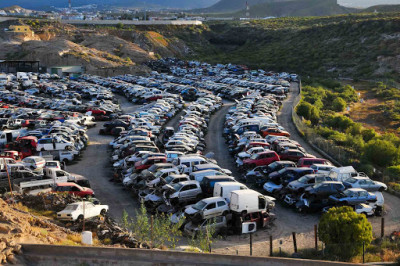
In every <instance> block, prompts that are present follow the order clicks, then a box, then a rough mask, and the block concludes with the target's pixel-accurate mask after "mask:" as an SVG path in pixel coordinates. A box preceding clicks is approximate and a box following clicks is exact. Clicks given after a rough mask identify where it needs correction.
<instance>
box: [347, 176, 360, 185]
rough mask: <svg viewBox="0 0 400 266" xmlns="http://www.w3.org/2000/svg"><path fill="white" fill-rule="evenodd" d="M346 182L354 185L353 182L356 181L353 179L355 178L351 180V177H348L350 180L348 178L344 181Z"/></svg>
mask: <svg viewBox="0 0 400 266" xmlns="http://www.w3.org/2000/svg"><path fill="white" fill-rule="evenodd" d="M346 182H347V183H351V184H354V183H355V182H357V179H355V178H353V177H350V178H348V179H347V180H346Z"/></svg>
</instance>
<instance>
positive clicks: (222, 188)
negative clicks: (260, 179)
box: [213, 182, 249, 202]
mask: <svg viewBox="0 0 400 266" xmlns="http://www.w3.org/2000/svg"><path fill="white" fill-rule="evenodd" d="M244 189H249V188H248V187H247V186H246V185H244V184H242V183H239V182H217V183H215V185H214V194H213V197H223V198H224V199H225V200H226V201H227V202H229V201H230V196H231V192H232V191H234V190H244Z"/></svg>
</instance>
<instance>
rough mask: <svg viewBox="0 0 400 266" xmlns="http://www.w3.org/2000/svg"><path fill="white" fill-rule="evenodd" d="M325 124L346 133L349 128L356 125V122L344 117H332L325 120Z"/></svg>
mask: <svg viewBox="0 0 400 266" xmlns="http://www.w3.org/2000/svg"><path fill="white" fill-rule="evenodd" d="M324 123H325V124H326V125H327V126H329V127H332V128H334V129H339V130H341V131H346V130H347V129H348V128H349V127H351V126H352V125H354V124H355V123H354V121H353V120H351V119H350V118H348V117H347V116H344V115H331V116H328V117H326V118H325V119H324Z"/></svg>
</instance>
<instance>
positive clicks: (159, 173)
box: [154, 171, 164, 178]
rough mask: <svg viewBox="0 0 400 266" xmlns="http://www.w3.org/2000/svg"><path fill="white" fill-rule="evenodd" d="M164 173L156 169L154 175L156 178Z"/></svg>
mask: <svg viewBox="0 0 400 266" xmlns="http://www.w3.org/2000/svg"><path fill="white" fill-rule="evenodd" d="M163 174H164V173H163V172H162V171H157V173H156V174H155V175H154V176H155V177H156V178H159V177H161V176H162V175H163Z"/></svg>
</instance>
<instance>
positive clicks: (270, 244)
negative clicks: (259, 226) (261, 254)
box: [269, 236, 273, 257]
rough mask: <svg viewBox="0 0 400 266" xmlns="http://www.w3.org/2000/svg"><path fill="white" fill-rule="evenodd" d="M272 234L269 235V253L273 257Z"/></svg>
mask: <svg viewBox="0 0 400 266" xmlns="http://www.w3.org/2000/svg"><path fill="white" fill-rule="evenodd" d="M272 251H273V249H272V236H269V255H270V256H271V257H272V255H273V254H272Z"/></svg>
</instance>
